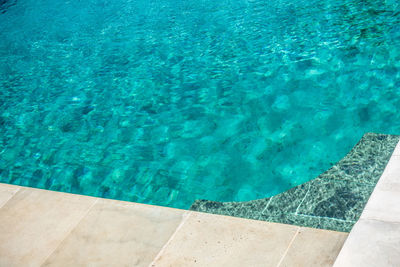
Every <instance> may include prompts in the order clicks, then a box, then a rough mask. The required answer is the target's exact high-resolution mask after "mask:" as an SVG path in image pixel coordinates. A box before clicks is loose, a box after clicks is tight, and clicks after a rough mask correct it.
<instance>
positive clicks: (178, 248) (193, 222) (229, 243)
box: [151, 212, 299, 267]
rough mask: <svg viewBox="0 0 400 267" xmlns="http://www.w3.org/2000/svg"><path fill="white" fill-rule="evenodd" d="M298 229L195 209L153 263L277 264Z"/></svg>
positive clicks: (192, 264)
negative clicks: (200, 211)
mask: <svg viewBox="0 0 400 267" xmlns="http://www.w3.org/2000/svg"><path fill="white" fill-rule="evenodd" d="M298 229H299V227H297V226H292V225H285V224H276V223H266V222H262V221H253V220H247V219H241V218H234V217H227V216H219V215H212V214H206V213H198V212H193V213H191V214H190V216H189V217H188V218H187V220H186V222H185V223H184V224H183V225H182V227H181V228H180V229H179V230H178V231H177V232H176V233H175V235H174V237H173V239H172V240H170V242H169V244H167V245H166V246H165V248H164V250H163V251H161V253H160V254H159V256H158V257H157V258H156V259H155V260H154V262H153V264H152V265H151V266H162V267H165V266H174V267H178V266H208V267H209V266H229V267H234V266H239V267H243V266H252V267H256V266H276V265H277V264H278V263H279V261H280V259H281V257H282V256H283V255H284V253H285V251H286V250H287V248H288V246H289V244H290V242H291V241H292V239H293V237H294V236H295V234H296V232H297V230H298Z"/></svg>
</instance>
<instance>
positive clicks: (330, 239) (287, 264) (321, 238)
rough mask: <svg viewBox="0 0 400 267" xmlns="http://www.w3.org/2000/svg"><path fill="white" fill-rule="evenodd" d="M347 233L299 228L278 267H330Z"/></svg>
mask: <svg viewBox="0 0 400 267" xmlns="http://www.w3.org/2000/svg"><path fill="white" fill-rule="evenodd" d="M347 236H348V233H342V232H335V231H327V230H321V229H313V228H304V227H301V228H300V231H299V232H298V234H297V235H296V238H295V239H294V241H293V243H292V244H291V246H290V248H289V250H288V252H287V254H286V255H285V257H284V258H283V260H282V262H281V264H280V265H279V266H280V267H313V266H315V267H325V266H326V267H328V266H329V267H330V266H332V265H333V263H334V262H335V259H336V257H337V255H338V254H339V252H340V249H341V248H342V246H343V244H344V242H345V240H346V238H347Z"/></svg>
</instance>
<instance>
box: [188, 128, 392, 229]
mask: <svg viewBox="0 0 400 267" xmlns="http://www.w3.org/2000/svg"><path fill="white" fill-rule="evenodd" d="M399 139H400V137H399V136H393V135H383V134H373V133H368V134H365V135H364V136H363V138H362V139H361V140H360V142H359V143H358V144H357V145H356V146H355V147H354V148H353V149H352V150H351V151H350V152H349V153H348V155H346V157H344V158H343V159H342V160H341V161H339V162H338V163H337V164H336V165H335V166H333V167H332V168H331V169H329V170H328V171H326V172H324V173H322V174H321V175H320V176H318V177H317V178H315V179H314V180H311V181H309V182H307V183H305V184H302V185H299V186H296V187H294V188H292V189H290V190H288V191H286V192H284V193H281V194H278V195H276V196H273V197H270V198H265V199H260V200H254V201H248V202H214V201H208V200H197V201H195V202H194V203H193V205H192V206H191V210H195V211H202V212H209V213H215V214H224V215H231V216H237V217H242V218H250V219H257V220H265V221H271V222H280V223H290V224H295V225H300V226H307V227H315V228H321V229H328V230H336V231H344V232H349V231H350V230H351V228H352V226H353V225H354V224H355V223H356V221H357V220H358V218H359V217H360V215H361V212H362V211H363V208H364V206H365V204H366V203H367V201H368V198H369V196H370V195H371V192H372V191H373V189H374V187H375V185H376V183H377V181H378V180H379V178H380V176H381V175H382V173H383V171H384V169H385V167H386V165H387V163H388V161H389V159H390V157H391V155H392V152H393V150H394V149H395V147H396V145H397V144H398V142H399Z"/></svg>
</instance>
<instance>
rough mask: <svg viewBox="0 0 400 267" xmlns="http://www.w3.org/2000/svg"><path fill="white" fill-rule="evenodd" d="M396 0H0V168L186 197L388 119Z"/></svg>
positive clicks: (223, 190)
mask: <svg viewBox="0 0 400 267" xmlns="http://www.w3.org/2000/svg"><path fill="white" fill-rule="evenodd" d="M399 69H400V5H399V4H398V3H397V1H390V0H388V1H366V0H365V1H354V0H351V1H350V0H338V1H332V0H307V1H293V0H290V1H288V0H283V1H277V0H272V1H261V0H252V1H250V0H247V1H244V0H221V1H211V0H200V1H199V0H187V1H178V0H158V1H155V0H149V1H144V0H137V1H131V0H113V1H106V0H83V1H60V0H51V1H50V0H43V1H33V0H18V1H17V0H6V1H0V182H6V183H12V184H18V185H26V186H32V187H38V188H45V189H51V190H59V191H65V192H72V193H79V194H87V195H94V196H100V197H107V198H115V199H121V200H128V201H136V202H144V203H149V204H158V205H165V206H172V207H178V208H188V207H189V206H190V205H191V203H192V202H193V201H194V200H195V199H199V198H202V199H210V200H216V201H244V200H252V199H257V198H263V197H268V196H271V195H274V194H277V193H279V192H282V191H285V190H287V189H289V188H291V187H293V186H295V185H298V184H301V183H304V182H306V181H308V180H310V179H312V178H314V177H315V176H317V175H318V174H319V173H321V172H322V171H324V170H326V169H328V168H329V167H330V166H331V165H332V164H334V163H335V162H336V161H338V160H339V159H340V158H342V157H343V156H344V155H345V154H346V153H347V152H348V151H349V149H350V148H351V147H352V146H353V145H354V144H355V143H356V142H357V141H358V140H359V139H360V138H361V136H362V135H363V133H365V132H370V131H372V132H383V133H388V134H398V133H400V124H399V123H398V122H399V121H400V113H399V112H398V111H397V108H398V107H400V92H399V87H400V72H399Z"/></svg>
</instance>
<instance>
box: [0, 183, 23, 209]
mask: <svg viewBox="0 0 400 267" xmlns="http://www.w3.org/2000/svg"><path fill="white" fill-rule="evenodd" d="M19 190H21V187H18V189H17V190H16V191H15V192H13V193H12V195H11V197H10V198H9V199H7V201H6V202H4V203H3V205H1V206H0V209H1V208H2V207H4V206H5V205H6V204H7V203H8V202H9V201H10V200H11V199H12V198H13V197H14V196H15V194H16V193H18V192H19Z"/></svg>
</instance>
